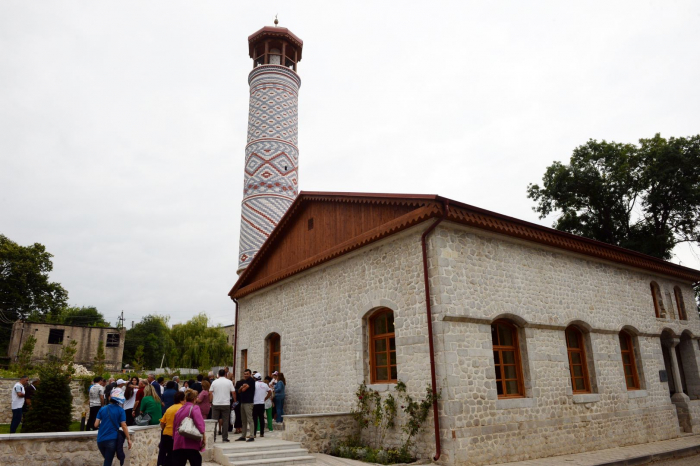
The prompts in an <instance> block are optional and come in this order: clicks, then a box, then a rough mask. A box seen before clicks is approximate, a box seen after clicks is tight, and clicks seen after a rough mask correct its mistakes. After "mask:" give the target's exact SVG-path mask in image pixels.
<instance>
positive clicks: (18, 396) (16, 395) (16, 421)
mask: <svg viewBox="0 0 700 466" xmlns="http://www.w3.org/2000/svg"><path fill="white" fill-rule="evenodd" d="M26 385H27V376H26V375H23V376H22V377H20V378H19V382H17V383H16V384H15V386H14V387H12V422H11V423H10V433H11V434H14V433H15V432H17V428H18V427H19V425H20V423H21V422H22V408H23V407H24V401H25V400H24V396H25V394H26V392H25V390H24V387H25V386H26Z"/></svg>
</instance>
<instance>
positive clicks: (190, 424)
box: [177, 405, 202, 440]
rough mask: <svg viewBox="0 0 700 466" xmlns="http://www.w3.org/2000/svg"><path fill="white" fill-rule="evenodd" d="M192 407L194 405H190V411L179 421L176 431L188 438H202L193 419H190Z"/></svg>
mask: <svg viewBox="0 0 700 466" xmlns="http://www.w3.org/2000/svg"><path fill="white" fill-rule="evenodd" d="M193 409H194V405H192V406H190V412H189V414H187V417H186V418H185V419H183V420H182V422H181V423H180V427H178V429H177V433H178V434H180V435H182V436H183V437H185V438H188V439H190V440H202V433H201V432H200V431H199V429H197V426H195V425H194V420H193V419H192V410H193Z"/></svg>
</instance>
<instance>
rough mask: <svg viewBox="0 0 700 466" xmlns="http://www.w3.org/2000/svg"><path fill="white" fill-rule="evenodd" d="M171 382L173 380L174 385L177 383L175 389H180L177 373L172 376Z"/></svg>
mask: <svg viewBox="0 0 700 466" xmlns="http://www.w3.org/2000/svg"><path fill="white" fill-rule="evenodd" d="M173 382H175V385H177V388H176V389H177V390H178V391H180V377H178V376H177V375H176V376H174V377H173Z"/></svg>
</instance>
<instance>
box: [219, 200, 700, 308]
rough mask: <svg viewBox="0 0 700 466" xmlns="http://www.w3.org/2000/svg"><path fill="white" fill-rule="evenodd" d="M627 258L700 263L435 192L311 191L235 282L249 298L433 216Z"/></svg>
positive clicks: (670, 269) (685, 273)
mask: <svg viewBox="0 0 700 466" xmlns="http://www.w3.org/2000/svg"><path fill="white" fill-rule="evenodd" d="M445 205H448V208H447V215H446V220H448V221H451V222H455V223H459V224H462V225H467V226H471V227H475V228H480V229H483V230H488V231H492V232H494V233H499V234H504V235H507V236H512V237H515V238H520V239H523V240H527V241H532V242H535V243H540V244H544V245H547V246H551V247H555V248H559V249H564V250H568V251H572V252H576V253H579V254H584V255H587V256H591V257H596V258H599V259H604V260H607V261H611V262H616V263H619V264H624V265H628V266H632V267H636V268H639V269H643V270H647V271H650V272H653V273H657V274H663V275H669V276H672V277H675V278H678V279H680V280H683V281H686V282H697V281H700V271H698V270H694V269H690V268H688V267H683V266H680V265H676V264H673V263H671V262H667V261H664V260H661V259H657V258H655V257H651V256H647V255H645V254H641V253H638V252H635V251H630V250H628V249H624V248H621V247H618V246H613V245H610V244H606V243H602V242H600V241H595V240H592V239H588V238H583V237H581V236H576V235H572V234H570V233H566V232H563V231H559V230H554V229H552V228H547V227H544V226H542V225H537V224H534V223H530V222H526V221H523V220H519V219H516V218H513V217H508V216H506V215H501V214H498V213H495V212H491V211H488V210H485V209H480V208H478V207H474V206H471V205H468V204H464V203H461V202H457V201H454V200H451V199H447V198H443V197H441V196H437V195H428V194H374V193H334V192H306V191H302V192H300V193H299V196H297V198H296V200H295V201H294V203H293V204H292V205H291V207H290V208H289V210H288V211H287V213H286V214H285V215H284V217H282V219H281V220H280V222H279V224H278V225H277V227H276V228H275V229H274V230H273V232H272V233H271V234H270V237H269V238H268V239H267V241H266V242H265V243H264V244H263V245H262V247H261V248H260V251H259V252H258V253H257V254H256V255H255V258H254V259H253V261H252V262H251V263H250V265H249V266H248V268H246V269H245V270H244V271H243V273H242V274H241V276H240V277H239V279H238V281H237V282H236V284H235V285H234V287H233V288H232V289H231V291H230V293H229V296H231V297H232V298H241V297H243V296H246V295H247V294H250V293H252V292H254V291H257V290H260V289H262V288H264V287H266V286H269V285H271V284H273V283H276V282H278V281H280V280H283V279H285V278H288V277H291V276H292V275H294V274H297V273H299V272H302V271H304V270H307V269H310V268H312V267H315V266H317V265H320V264H322V263H324V262H327V261H329V260H332V259H335V258H337V257H340V256H342V255H344V254H347V253H349V252H351V251H354V250H356V249H358V248H361V247H363V246H366V245H368V244H371V243H373V242H375V241H378V240H380V239H382V238H385V237H387V236H390V235H393V234H395V233H398V232H399V231H402V230H405V229H406V228H410V227H412V226H414V225H417V224H418V223H421V222H424V221H426V220H428V219H430V218H437V217H440V216H442V215H443V211H444V209H445Z"/></svg>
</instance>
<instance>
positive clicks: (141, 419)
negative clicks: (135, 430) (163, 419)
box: [134, 413, 151, 426]
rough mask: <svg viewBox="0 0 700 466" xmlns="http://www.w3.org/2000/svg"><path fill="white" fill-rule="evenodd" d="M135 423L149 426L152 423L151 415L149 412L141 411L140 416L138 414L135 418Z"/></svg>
mask: <svg viewBox="0 0 700 466" xmlns="http://www.w3.org/2000/svg"><path fill="white" fill-rule="evenodd" d="M134 423H135V424H136V425H137V426H147V425H149V424H150V423H151V415H150V414H148V413H141V414H139V415H138V416H136V419H134Z"/></svg>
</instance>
